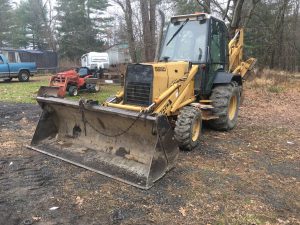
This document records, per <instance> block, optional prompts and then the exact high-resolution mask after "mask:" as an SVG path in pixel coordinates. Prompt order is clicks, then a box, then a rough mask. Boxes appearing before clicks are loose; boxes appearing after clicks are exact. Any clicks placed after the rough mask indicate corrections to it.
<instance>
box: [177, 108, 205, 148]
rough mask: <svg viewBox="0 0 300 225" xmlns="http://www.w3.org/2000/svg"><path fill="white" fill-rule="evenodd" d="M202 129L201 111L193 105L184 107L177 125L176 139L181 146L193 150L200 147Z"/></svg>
mask: <svg viewBox="0 0 300 225" xmlns="http://www.w3.org/2000/svg"><path fill="white" fill-rule="evenodd" d="M201 130H202V117H201V111H200V110H199V109H197V108H195V107H193V106H185V107H183V108H182V109H181V110H180V114H179V115H178V117H177V121H176V126H175V139H176V140H177V141H178V143H179V148H180V149H181V150H184V151H191V150H193V149H194V148H196V147H198V145H199V141H200V137H201Z"/></svg>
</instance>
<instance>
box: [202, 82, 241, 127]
mask: <svg viewBox="0 0 300 225" xmlns="http://www.w3.org/2000/svg"><path fill="white" fill-rule="evenodd" d="M209 99H210V100H212V106H213V107H214V108H213V109H212V112H213V114H214V115H216V116H219V118H218V119H214V120H209V121H207V122H208V125H209V126H210V127H211V128H213V129H214V130H221V131H227V130H231V129H233V128H234V127H235V126H236V124H237V118H238V112H239V106H240V88H239V86H238V84H237V83H236V82H232V83H230V84H227V85H219V86H216V87H214V88H213V90H212V94H211V96H210V98H209Z"/></svg>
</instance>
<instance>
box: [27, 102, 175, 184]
mask: <svg viewBox="0 0 300 225" xmlns="http://www.w3.org/2000/svg"><path fill="white" fill-rule="evenodd" d="M37 101H38V102H39V104H40V106H41V107H42V109H43V112H42V115H41V117H40V120H39V123H38V126H37V128H36V131H35V134H34V136H33V139H32V142H31V145H30V146H28V147H29V148H31V149H33V150H36V151H39V152H42V153H45V154H47V155H50V156H53V157H56V158H59V159H62V160H64V161H67V162H69V163H72V164H75V165H77V166H80V167H83V168H86V169H89V170H92V171H94V172H97V173H100V174H102V175H105V176H108V177H111V178H114V179H117V180H119V181H123V182H125V183H128V184H131V185H134V186H136V187H139V188H143V189H148V188H150V187H151V186H152V185H153V183H154V182H155V181H156V180H158V179H159V178H161V177H162V176H163V175H164V174H165V173H166V172H167V171H168V170H170V169H171V168H172V167H173V166H174V164H175V161H176V159H177V156H178V148H177V143H176V142H175V140H174V138H173V129H172V127H171V126H170V124H169V121H168V119H167V117H165V116H162V115H160V116H157V117H153V116H147V117H145V116H144V115H141V114H139V113H136V112H132V111H126V110H121V109H116V108H110V107H104V106H98V105H97V106H93V105H85V106H84V107H82V106H80V105H79V103H78V102H74V101H70V100H65V99H58V98H51V97H50V98H44V97H38V98H37Z"/></svg>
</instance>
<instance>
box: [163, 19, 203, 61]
mask: <svg viewBox="0 0 300 225" xmlns="http://www.w3.org/2000/svg"><path fill="white" fill-rule="evenodd" d="M183 23H184V21H182V22H178V23H176V25H175V24H173V23H171V24H170V25H169V27H168V30H167V35H166V37H165V42H164V45H163V48H162V51H161V57H160V60H163V59H164V58H166V57H168V60H169V61H180V60H184V61H190V62H201V63H202V62H205V59H206V46H207V44H206V40H207V23H203V24H200V22H199V21H188V22H187V23H186V24H185V25H184V26H183V27H182V29H181V30H180V31H179V33H178V34H177V35H176V36H175V37H174V38H173V39H172V37H173V35H174V33H175V32H176V31H177V30H178V29H179V28H180V26H181V25H182V24H183ZM169 40H171V42H169ZM168 42H169V43H168ZM167 44H168V45H167Z"/></svg>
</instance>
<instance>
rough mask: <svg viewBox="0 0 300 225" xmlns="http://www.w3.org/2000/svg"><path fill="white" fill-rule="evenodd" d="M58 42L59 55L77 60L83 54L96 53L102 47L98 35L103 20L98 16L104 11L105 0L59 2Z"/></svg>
mask: <svg viewBox="0 0 300 225" xmlns="http://www.w3.org/2000/svg"><path fill="white" fill-rule="evenodd" d="M57 3H58V7H57V12H58V20H59V27H58V41H59V49H60V55H61V56H62V57H67V58H69V59H72V60H74V59H78V58H79V57H80V56H81V55H82V54H83V53H85V52H89V51H98V50H100V49H101V46H102V45H103V41H102V40H101V37H100V35H99V33H100V32H101V26H102V24H103V22H104V21H103V20H102V19H101V18H100V17H99V14H101V13H102V11H103V10H105V9H106V7H107V6H108V3H107V1H106V0H87V1H82V0H59V1H58V2H57Z"/></svg>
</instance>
